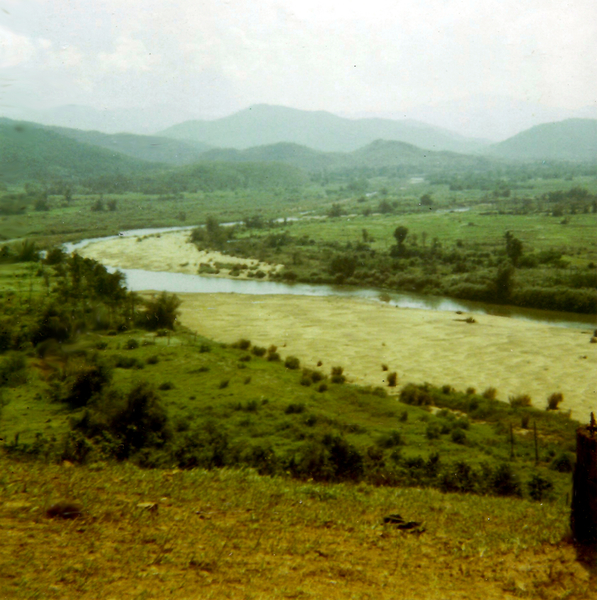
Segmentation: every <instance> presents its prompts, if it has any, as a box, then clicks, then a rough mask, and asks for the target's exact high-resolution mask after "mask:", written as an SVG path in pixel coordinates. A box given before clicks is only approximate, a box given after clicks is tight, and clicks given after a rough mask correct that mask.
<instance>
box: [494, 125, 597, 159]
mask: <svg viewBox="0 0 597 600" xmlns="http://www.w3.org/2000/svg"><path fill="white" fill-rule="evenodd" d="M484 153H485V154H487V155H490V156H498V157H500V158H505V159H510V160H557V161H575V162H580V161H585V162H597V120H595V119H567V120H565V121H560V122H558V123H546V124H544V125H537V126H536V127H531V129H527V130H526V131H523V132H521V133H519V134H518V135H515V136H514V137H511V138H509V139H507V140H505V141H503V142H500V143H499V144H493V145H492V146H489V147H488V148H486V149H485V151H484Z"/></svg>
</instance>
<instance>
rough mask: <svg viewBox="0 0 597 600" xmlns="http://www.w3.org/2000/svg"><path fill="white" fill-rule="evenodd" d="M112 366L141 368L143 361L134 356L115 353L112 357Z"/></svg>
mask: <svg viewBox="0 0 597 600" xmlns="http://www.w3.org/2000/svg"><path fill="white" fill-rule="evenodd" d="M113 361H114V366H115V367H116V368H117V369H142V368H143V363H142V362H140V361H139V359H137V358H135V357H134V356H122V355H116V356H114V358H113Z"/></svg>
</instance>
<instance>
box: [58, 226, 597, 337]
mask: <svg viewBox="0 0 597 600" xmlns="http://www.w3.org/2000/svg"><path fill="white" fill-rule="evenodd" d="M185 229H192V228H191V227H176V228H158V229H137V230H130V231H125V232H121V234H120V235H121V236H125V237H130V236H142V235H150V234H154V233H165V232H169V231H181V230H185ZM112 237H114V238H116V237H119V236H112ZM104 239H110V238H93V239H87V240H82V241H80V242H77V243H68V244H65V245H64V249H65V251H67V252H69V253H70V252H73V251H75V250H77V249H79V248H82V247H84V246H87V245H88V244H90V243H93V242H98V241H101V240H104ZM111 270H115V269H113V268H111ZM119 270H120V271H122V273H124V275H125V276H126V283H127V287H128V288H129V289H130V290H132V291H142V290H155V291H167V292H171V293H198V294H214V293H234V294H252V295H273V294H276V295H278V294H287V295H300V296H337V297H342V298H360V299H373V300H379V301H381V300H380V296H381V295H382V294H383V295H384V301H387V302H388V303H389V304H391V305H393V306H398V307H401V308H422V309H429V310H440V311H462V312H472V313H477V314H490V315H499V316H507V317H511V318H514V319H520V320H524V321H529V322H534V323H542V324H546V325H556V326H560V327H568V328H578V329H587V328H594V327H595V326H596V324H597V316H596V315H577V314H574V313H566V312H555V311H546V310H536V309H526V308H518V307H512V306H501V305H496V304H487V303H484V302H469V301H465V300H455V299H453V298H447V297H442V296H428V295H422V294H415V293H404V292H388V291H387V290H380V289H375V288H353V287H349V286H336V285H309V284H300V283H297V284H289V283H281V282H276V281H260V280H254V279H227V278H223V277H205V276H201V275H190V274H184V273H172V272H159V271H144V270H141V269H119Z"/></svg>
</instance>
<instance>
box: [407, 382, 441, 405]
mask: <svg viewBox="0 0 597 600" xmlns="http://www.w3.org/2000/svg"><path fill="white" fill-rule="evenodd" d="M400 402H404V404H411V405H413V406H429V405H431V404H433V398H432V396H431V394H430V393H429V388H428V386H427V385H424V386H418V385H415V384H414V383H408V384H406V385H405V386H404V387H403V388H402V391H401V392H400Z"/></svg>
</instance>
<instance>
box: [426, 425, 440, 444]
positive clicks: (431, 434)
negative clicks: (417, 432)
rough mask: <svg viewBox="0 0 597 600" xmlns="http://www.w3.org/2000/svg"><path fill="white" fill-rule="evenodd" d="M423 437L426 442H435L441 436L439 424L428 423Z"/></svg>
mask: <svg viewBox="0 0 597 600" xmlns="http://www.w3.org/2000/svg"><path fill="white" fill-rule="evenodd" d="M425 435H426V436H427V439H428V440H436V439H437V438H439V436H440V435H441V427H440V424H439V423H435V422H433V421H432V422H431V423H428V425H427V429H426V430H425Z"/></svg>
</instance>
